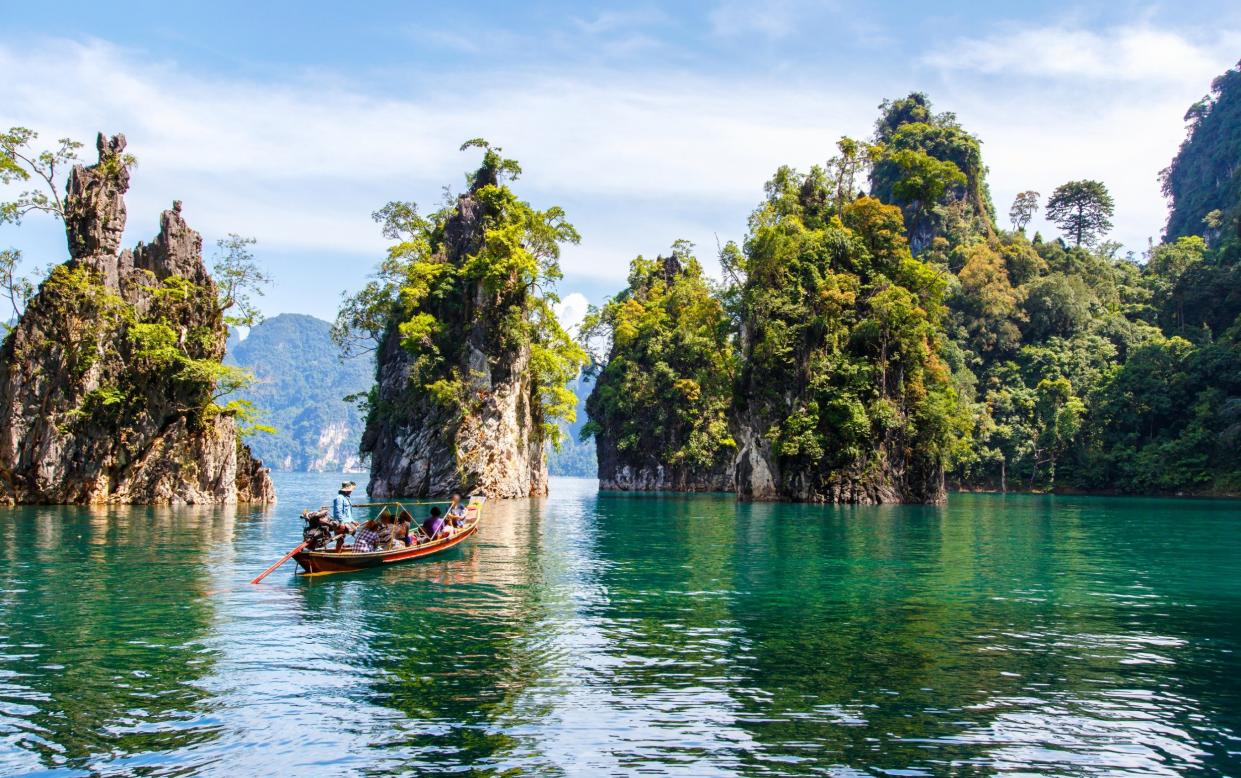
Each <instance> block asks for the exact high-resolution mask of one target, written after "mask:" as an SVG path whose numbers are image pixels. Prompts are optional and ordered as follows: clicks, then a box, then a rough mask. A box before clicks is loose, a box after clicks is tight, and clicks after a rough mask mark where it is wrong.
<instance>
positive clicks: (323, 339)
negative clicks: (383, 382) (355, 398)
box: [225, 313, 374, 472]
mask: <svg viewBox="0 0 1241 778" xmlns="http://www.w3.org/2000/svg"><path fill="white" fill-rule="evenodd" d="M330 329H331V325H330V324H328V323H327V322H326V321H323V320H322V319H316V318H315V317H313V316H305V315H302V314H297V313H282V314H280V315H279V316H273V317H272V318H270V319H266V320H264V321H263V322H262V323H260V324H258V325H256V326H254V327H253V328H252V329H251V330H250V332H249V334H248V335H247V336H246V337H245V339H241V338H239V337H237V336H236V335H235V334H234V335H233V337H230V338H229V342H228V355H227V356H226V357H225V362H227V363H229V364H234V365H238V366H240V367H245V368H249V369H250V370H252V371H253V372H254V374H255V376H256V377H257V379H258V381H257V382H256V383H255V385H254V386H253V387H251V388H250V389H249V390H248V391H246V392H245V393H244V395H243V396H244V397H245V398H246V399H248V400H250V401H251V402H253V403H254V404H255V406H256V407H258V408H259V409H260V410H261V411H263V412H264V416H263V419H262V421H263V422H264V423H267V424H270V425H272V426H273V427H275V428H276V430H277V431H276V433H275V434H274V435H271V434H263V433H258V434H256V435H254V436H252V437H251V438H249V439H248V440H247V441H246V442H247V443H249V444H250V448H251V449H252V450H253V451H254V454H255V456H257V457H259V458H260V459H262V460H263V462H264V464H266V465H267V466H268V467H270V468H272V469H273V470H291V471H309V472H325V471H331V472H340V471H356V470H360V469H363V463H362V462H361V460H360V459H359V456H358V442H359V440H360V439H361V436H362V428H363V425H364V419H363V418H362V416H361V414H359V413H358V410H357V408H356V406H354V405H353V404H352V403H347V402H345V401H344V399H343V398H344V397H345V396H346V395H350V394H355V393H357V392H365V391H366V390H367V389H369V388H370V386H371V383H372V382H373V380H374V374H373V371H374V367H373V365H372V364H371V362H370V360H362V359H355V360H348V361H346V362H341V361H340V359H339V352H338V351H337V349H336V346H335V345H334V344H333V343H332V340H331V337H330V335H329V333H330Z"/></svg>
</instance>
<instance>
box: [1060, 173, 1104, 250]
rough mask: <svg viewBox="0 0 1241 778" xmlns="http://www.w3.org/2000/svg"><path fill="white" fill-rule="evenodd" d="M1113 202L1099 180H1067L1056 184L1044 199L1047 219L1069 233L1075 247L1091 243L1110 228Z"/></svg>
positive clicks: (1093, 243) (1090, 244) (1091, 244)
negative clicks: (1064, 182) (1053, 189)
mask: <svg viewBox="0 0 1241 778" xmlns="http://www.w3.org/2000/svg"><path fill="white" fill-rule="evenodd" d="M1115 210H1116V203H1115V202H1114V201H1113V200H1112V195H1111V194H1110V193H1108V191H1107V187H1106V186H1104V185H1103V183H1102V182H1100V181H1091V180H1085V179H1084V180H1081V181H1070V182H1068V183H1067V184H1061V185H1060V186H1058V187H1056V191H1054V192H1052V193H1051V197H1049V198H1048V199H1047V218H1048V219H1050V220H1051V221H1052V222H1054V223H1055V225H1056V226H1057V227H1059V228H1060V229H1061V230H1063V231H1064V232H1065V234H1067V235H1068V236H1069V239H1070V240H1072V241H1073V245H1075V246H1082V245H1086V246H1093V245H1095V243H1096V242H1097V241H1098V240H1099V238H1100V237H1102V236H1103V235H1106V234H1107V231H1108V230H1110V229H1112V214H1113V213H1114V212H1115Z"/></svg>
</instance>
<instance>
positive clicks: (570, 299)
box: [555, 292, 590, 332]
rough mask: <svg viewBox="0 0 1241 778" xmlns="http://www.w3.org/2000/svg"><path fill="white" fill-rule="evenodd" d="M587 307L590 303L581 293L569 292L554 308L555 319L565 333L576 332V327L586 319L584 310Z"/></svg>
mask: <svg viewBox="0 0 1241 778" xmlns="http://www.w3.org/2000/svg"><path fill="white" fill-rule="evenodd" d="M589 306H590V301H589V300H587V299H586V295H584V294H582V293H581V292H570V293H569V294H567V295H565V296H564V297H563V298H561V300H560V302H559V303H557V304H556V306H555V307H556V318H557V319H559V320H560V326H561V327H564V328H565V330H566V331H567V332H573V331H574V330H576V329H577V325H579V324H581V323H582V319H584V318H586V309H587V308H588V307H589Z"/></svg>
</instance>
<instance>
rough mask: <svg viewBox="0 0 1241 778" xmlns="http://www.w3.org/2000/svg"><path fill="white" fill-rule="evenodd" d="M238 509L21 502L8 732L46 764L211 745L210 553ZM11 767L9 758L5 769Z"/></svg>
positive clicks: (4, 584) (0, 714)
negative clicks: (207, 687) (24, 505)
mask: <svg viewBox="0 0 1241 778" xmlns="http://www.w3.org/2000/svg"><path fill="white" fill-rule="evenodd" d="M235 515H236V509H235V507H234V506H214V507H212V508H192V507H185V508H159V507H148V508H128V507H111V508H66V507H54V508H53V507H47V508H21V509H15V510H13V511H11V512H9V513H8V515H6V516H5V520H4V522H3V523H0V546H2V547H0V588H2V589H3V590H4V591H5V593H6V596H5V597H4V598H3V599H0V617H2V618H3V623H4V624H5V630H4V632H5V634H6V635H7V636H8V639H9V640H10V641H11V643H10V644H9V645H7V646H5V647H4V650H3V651H0V697H2V698H3V701H4V704H3V706H0V732H4V731H6V730H7V731H8V732H10V733H13V734H10V735H7V736H6V739H8V740H9V741H10V742H11V743H15V744H16V745H18V746H19V747H20V748H22V749H23V750H25V751H28V752H32V753H34V754H37V756H38V758H39V760H40V762H41V763H42V764H43V765H45V766H46V767H47V768H49V769H51V768H68V769H75V770H90V771H99V772H104V773H108V772H114V771H125V770H127V769H129V767H128V763H129V760H131V759H134V760H137V759H138V758H139V755H147V756H146V757H143V761H144V763H149V760H150V756H149V755H150V754H152V753H159V752H166V751H172V750H178V749H183V748H186V747H190V746H193V745H196V744H201V743H203V742H206V741H210V740H212V739H214V738H215V737H216V736H217V732H218V729H217V726H216V724H215V723H213V722H212V721H211V720H210V719H208V718H207V717H206V716H207V707H208V706H207V705H206V701H207V698H208V697H209V696H210V695H209V693H208V692H207V691H205V690H204V689H203V687H202V685H201V684H202V681H203V679H204V678H206V677H207V676H208V675H209V674H210V673H211V672H212V669H213V665H214V662H215V655H214V652H212V651H210V650H209V649H208V648H207V646H206V644H205V640H206V638H207V635H208V633H209V631H210V629H211V625H212V621H213V618H214V611H213V608H212V606H211V603H210V601H209V600H208V598H207V597H206V596H205V595H206V589H207V587H208V586H209V584H210V581H211V578H210V570H209V562H210V559H209V551H210V549H211V547H213V546H219V545H222V544H228V543H231V540H232V531H233V523H234V517H235ZM3 772H6V770H5V766H4V764H3V762H0V773H3Z"/></svg>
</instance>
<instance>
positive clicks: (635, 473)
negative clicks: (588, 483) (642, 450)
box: [595, 435, 736, 492]
mask: <svg viewBox="0 0 1241 778" xmlns="http://www.w3.org/2000/svg"><path fill="white" fill-rule="evenodd" d="M595 453H596V456H598V458H599V488H600V489H603V490H606V491H622V492H627V491H637V492H655V491H667V492H731V491H733V489H734V487H735V484H736V480H735V478H734V470H733V468H732V467H731V463H729V464H728V465H727V466H724V467H719V468H715V469H712V470H700V469H698V468H690V467H675V466H671V465H668V464H665V463H663V462H652V463H650V464H648V465H637V466H635V465H633V464H629V463H627V462H625V461H624V457H622V456H620V454H619V452H618V451H617V450H616V443H615V441H613V440H611V439H610V438H609V437H607V436H606V435H596V436H595Z"/></svg>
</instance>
